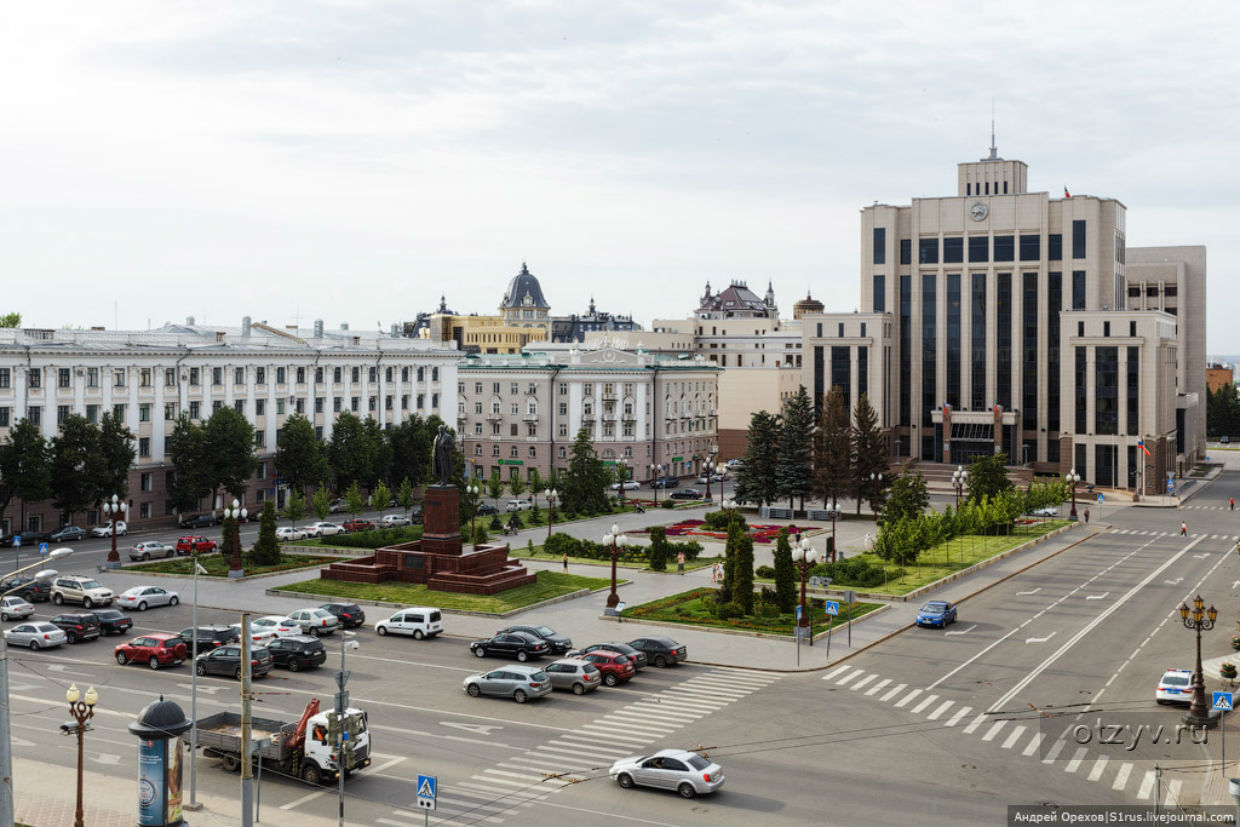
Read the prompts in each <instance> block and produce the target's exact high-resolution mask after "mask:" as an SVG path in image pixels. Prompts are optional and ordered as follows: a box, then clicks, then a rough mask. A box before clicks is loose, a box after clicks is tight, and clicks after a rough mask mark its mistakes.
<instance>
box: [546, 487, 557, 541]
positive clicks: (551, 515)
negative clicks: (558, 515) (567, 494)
mask: <svg viewBox="0 0 1240 827" xmlns="http://www.w3.org/2000/svg"><path fill="white" fill-rule="evenodd" d="M543 496H544V497H546V498H547V540H550V539H551V526H552V525H553V524H554V523H555V500H556V497H558V496H560V492H559V491H556V490H555V489H554V488H548V489H547V490H546V491H544V492H543Z"/></svg>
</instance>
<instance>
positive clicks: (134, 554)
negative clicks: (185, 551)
mask: <svg viewBox="0 0 1240 827" xmlns="http://www.w3.org/2000/svg"><path fill="white" fill-rule="evenodd" d="M176 556H177V550H176V548H175V547H173V546H170V545H168V544H167V543H161V542H159V541H158V540H147V541H146V542H144V543H138V544H137V545H136V546H134V547H133V548H131V549H129V559H130V560H150V559H151V558H152V557H176Z"/></svg>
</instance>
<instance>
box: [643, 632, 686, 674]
mask: <svg viewBox="0 0 1240 827" xmlns="http://www.w3.org/2000/svg"><path fill="white" fill-rule="evenodd" d="M629 645H630V646H632V647H633V648H634V649H637V650H639V651H641V652H644V653H645V655H646V660H647V661H648V662H650V663H653V664H654V665H655V666H658V667H659V668H662V667H664V666H675V665H676V664H678V663H680V662H681V661H682V660H686V659H687V658H688V656H689V655H688V650H687V649H685V647H684V645H683V644H680V643H677V642H676V641H674V640H672V639H671V638H670V637H639V638H638V639H637V640H630V641H629Z"/></svg>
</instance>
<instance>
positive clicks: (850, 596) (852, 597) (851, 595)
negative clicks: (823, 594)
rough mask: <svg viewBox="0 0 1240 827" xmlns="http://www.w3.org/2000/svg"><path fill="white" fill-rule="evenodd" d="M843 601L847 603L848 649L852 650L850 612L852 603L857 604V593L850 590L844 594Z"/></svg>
mask: <svg viewBox="0 0 1240 827" xmlns="http://www.w3.org/2000/svg"><path fill="white" fill-rule="evenodd" d="M844 599H845V600H847V601H848V648H849V649H851V648H852V612H853V603H855V602H857V593H856V592H855V591H853V590H852V589H849V590H848V591H846V592H844Z"/></svg>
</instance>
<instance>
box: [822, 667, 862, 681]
mask: <svg viewBox="0 0 1240 827" xmlns="http://www.w3.org/2000/svg"><path fill="white" fill-rule="evenodd" d="M856 668H857V667H855V666H849V665H848V664H845V665H843V666H841V667H839V668H836V669H832V670H831V671H830V672H828V673H827V674H825V675H823V676H822V679H823V680H824V681H829V680H831V679H832V678H834V677H836V676H837V675H843V674H844V673H845V672H851V671H852V670H854V669H856Z"/></svg>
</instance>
